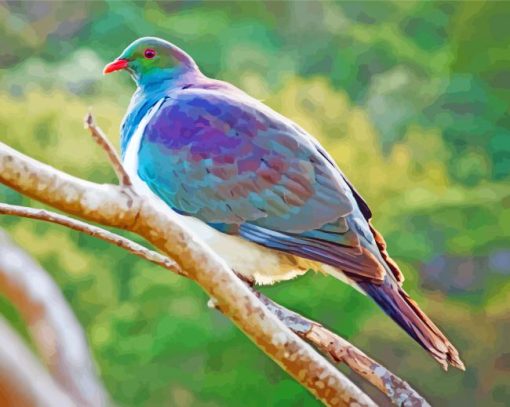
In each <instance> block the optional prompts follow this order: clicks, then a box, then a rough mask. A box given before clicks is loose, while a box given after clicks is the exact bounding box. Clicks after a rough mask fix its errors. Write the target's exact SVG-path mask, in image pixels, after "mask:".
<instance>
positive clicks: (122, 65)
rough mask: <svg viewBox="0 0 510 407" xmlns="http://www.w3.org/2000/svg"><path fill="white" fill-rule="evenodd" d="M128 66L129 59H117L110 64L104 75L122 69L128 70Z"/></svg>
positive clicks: (105, 68) (106, 67)
mask: <svg viewBox="0 0 510 407" xmlns="http://www.w3.org/2000/svg"><path fill="white" fill-rule="evenodd" d="M127 66H128V60H127V59H116V60H115V61H113V62H110V63H109V64H108V65H106V66H105V67H104V69H103V73H104V74H107V73H111V72H115V71H120V70H121V69H126V68H127Z"/></svg>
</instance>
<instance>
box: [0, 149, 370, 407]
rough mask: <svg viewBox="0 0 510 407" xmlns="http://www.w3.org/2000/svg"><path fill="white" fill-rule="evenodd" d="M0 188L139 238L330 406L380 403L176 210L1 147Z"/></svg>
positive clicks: (123, 189) (120, 188)
mask: <svg viewBox="0 0 510 407" xmlns="http://www.w3.org/2000/svg"><path fill="white" fill-rule="evenodd" d="M0 182H2V183H4V184H6V185H8V186H10V187H12V188H13V189H15V190H17V191H18V192H21V193H23V194H25V195H28V196H30V197H32V198H34V199H37V200H39V201H42V202H44V203H46V204H48V205H50V206H53V207H54V208H57V209H59V210H62V211H64V212H66V213H68V214H73V215H77V216H79V217H81V218H84V219H87V220H89V221H92V222H97V223H101V224H103V225H106V226H114V227H118V228H121V229H125V230H129V231H132V232H135V233H138V234H139V235H140V236H142V237H144V238H146V239H147V240H148V241H150V242H151V243H152V244H154V245H155V246H156V247H158V248H159V249H160V250H162V251H163V252H164V253H165V254H166V255H168V256H170V257H171V258H174V259H175V260H176V261H177V263H178V264H179V266H180V267H181V269H182V270H186V272H187V273H188V274H189V276H190V277H191V278H192V279H193V280H195V281H196V282H197V283H198V284H199V285H200V286H201V287H202V288H203V289H204V291H206V292H207V294H208V295H209V296H210V297H212V298H214V299H215V301H217V303H218V305H219V307H220V308H221V309H222V311H223V312H224V314H225V315H226V316H227V317H229V318H230V319H231V320H232V321H233V322H234V323H235V324H236V325H237V326H238V327H239V328H240V329H241V330H242V331H243V332H244V333H245V334H246V335H247V336H248V337H249V338H250V339H251V340H252V341H254V342H255V343H256V344H257V345H258V346H259V347H260V348H261V349H262V350H264V352H266V354H268V355H269V356H270V357H271V358H272V359H273V360H275V361H276V362H277V363H278V364H279V365H280V366H281V367H282V368H283V369H284V370H285V371H287V372H288V373H289V374H290V375H291V376H293V377H294V378H295V379H296V380H297V381H298V382H299V383H301V384H302V385H303V386H304V387H305V388H307V389H308V390H309V391H311V392H312V393H313V394H314V395H315V396H316V397H317V398H319V399H320V400H322V401H323V402H324V403H325V404H326V405H329V406H339V405H349V404H351V403H357V404H359V405H361V406H373V405H374V403H373V402H372V401H371V400H370V399H369V398H368V396H366V395H365V394H364V393H363V392H361V390H360V389H359V388H358V387H357V386H355V385H354V384H353V383H352V382H351V381H350V380H349V379H347V378H346V377H345V376H344V375H343V374H342V373H341V372H339V371H338V370H336V369H335V368H334V367H333V366H332V365H331V364H330V363H328V362H327V361H326V360H325V359H324V358H322V357H321V356H320V355H319V354H317V352H316V351H314V350H313V348H311V347H310V346H309V345H308V344H306V343H305V342H303V341H302V340H301V339H299V338H298V337H297V336H296V335H295V334H294V333H292V332H291V331H289V330H288V328H286V326H285V325H284V324H283V323H282V322H281V321H279V319H278V318H277V317H276V316H275V315H273V314H272V313H271V312H270V311H269V310H268V309H267V308H266V307H265V306H264V305H263V304H262V303H261V302H260V301H259V300H258V299H257V297H256V296H255V295H254V294H253V293H252V292H251V291H250V290H249V289H248V288H247V287H246V286H245V285H244V284H243V283H242V282H241V281H240V280H238V279H237V278H236V277H235V275H234V274H233V273H232V271H231V270H230V269H229V268H228V266H227V265H226V264H225V263H224V261H223V260H222V259H221V258H219V257H218V256H217V255H216V254H214V253H213V252H212V251H211V249H210V248H209V247H207V246H206V245H204V244H203V243H202V242H201V241H199V240H198V239H197V238H196V237H194V236H193V235H191V234H190V233H189V232H188V231H187V230H186V229H185V227H183V226H182V225H181V223H180V221H179V219H178V217H177V215H175V214H174V213H173V212H171V211H170V210H166V211H163V210H161V208H160V207H159V206H157V205H156V204H155V203H153V202H151V201H149V200H147V199H145V198H142V197H139V196H133V195H132V194H130V193H129V191H126V189H125V188H122V187H118V186H113V185H98V184H95V183H92V182H88V181H84V180H81V179H78V178H75V177H72V176H70V175H68V174H65V173H62V172H60V171H58V170H55V169H54V168H52V167H50V166H48V165H44V164H42V163H40V162H38V161H36V160H33V159H31V158H28V157H26V156H24V155H23V154H21V153H19V152H17V151H15V150H13V149H11V148H9V147H8V146H6V145H5V144H3V143H0Z"/></svg>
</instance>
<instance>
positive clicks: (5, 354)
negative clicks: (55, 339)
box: [0, 317, 76, 407]
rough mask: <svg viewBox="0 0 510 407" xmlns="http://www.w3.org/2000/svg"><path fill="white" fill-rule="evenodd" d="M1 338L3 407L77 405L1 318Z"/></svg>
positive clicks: (0, 377) (1, 394) (0, 393)
mask: <svg viewBox="0 0 510 407" xmlns="http://www.w3.org/2000/svg"><path fill="white" fill-rule="evenodd" d="M0 338H2V346H0V405H2V406H45V407H51V406H59V407H72V406H75V405H76V404H75V403H73V402H72V401H71V399H70V398H69V397H68V396H67V394H66V393H64V392H63V391H62V389H61V388H60V387H59V386H58V385H57V384H56V383H55V382H54V380H53V379H52V377H51V376H50V375H49V374H48V372H46V369H44V368H43V367H42V366H41V364H40V363H39V361H38V360H37V358H36V357H35V356H34V355H33V354H32V352H30V350H28V348H27V347H26V346H25V344H24V343H23V341H22V339H21V338H20V337H19V336H18V335H17V334H16V332H14V331H13V330H12V328H11V327H9V325H8V324H7V323H6V322H5V320H4V319H3V318H1V317H0Z"/></svg>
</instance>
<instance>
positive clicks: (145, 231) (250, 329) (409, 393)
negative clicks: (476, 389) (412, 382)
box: [0, 113, 429, 407]
mask: <svg viewBox="0 0 510 407" xmlns="http://www.w3.org/2000/svg"><path fill="white" fill-rule="evenodd" d="M85 124H86V128H87V129H88V130H89V131H90V133H91V135H92V137H93V139H94V140H95V141H96V142H97V143H98V144H99V145H100V146H101V147H102V148H103V150H104V151H105V152H106V153H107V156H108V158H109V161H110V162H111V164H112V167H113V168H114V170H115V173H116V174H117V177H118V178H119V182H120V184H121V189H120V191H119V190H117V191H113V190H112V191H110V192H111V193H112V194H113V192H116V194H117V196H121V195H122V192H125V190H126V189H127V190H129V191H128V192H129V195H130V196H135V198H140V197H137V196H136V194H135V193H134V192H133V191H132V189H131V185H132V184H131V182H130V180H129V176H128V174H127V173H126V171H125V169H124V167H123V166H122V162H121V161H120V159H119V156H118V155H117V153H116V152H115V149H114V148H113V146H112V145H111V143H110V142H109V141H108V140H107V139H106V136H105V135H104V133H103V132H102V131H101V129H100V128H99V127H97V126H96V125H95V123H94V120H93V118H92V115H91V114H90V113H89V114H88V115H87V117H86V120H85ZM17 154H19V153H17ZM2 158H3V160H2ZM16 160H17V161H19V162H16V163H14V164H13V163H12V161H16ZM29 160H30V159H28V158H24V157H14V152H13V150H11V149H9V148H8V147H6V146H4V148H3V151H2V145H1V143H0V182H3V183H5V184H6V185H9V186H11V187H13V188H14V189H16V190H18V191H20V192H22V193H25V194H27V195H29V196H32V197H35V198H36V199H39V200H41V201H43V202H46V203H48V204H50V205H52V206H54V207H57V208H59V209H62V210H64V211H66V212H68V213H73V214H77V215H79V216H82V217H84V218H86V219H88V220H91V221H96V222H101V223H103V224H105V225H109V226H114V227H120V228H122V229H125V230H131V231H134V232H136V233H138V234H140V235H141V236H143V237H145V238H147V239H148V240H149V241H151V242H152V243H153V244H155V246H156V247H159V248H160V249H161V250H162V251H164V252H165V254H167V255H168V256H165V255H162V254H159V253H157V252H154V251H152V250H149V249H147V248H145V247H143V246H141V245H139V244H137V243H135V242H132V241H130V240H129V239H126V238H123V237H122V236H119V235H116V234H114V233H112V232H109V231H107V230H104V229H102V228H99V227H96V226H92V225H90V224H87V223H85V222H81V221H77V220H75V219H72V218H69V217H67V216H64V215H59V214H56V213H54V212H51V211H45V210H37V209H32V208H25V207H18V206H13V205H6V204H0V214H4V215H15V216H22V217H27V218H31V219H38V220H43V221H47V222H51V223H56V224H60V225H63V226H66V227H69V228H71V229H74V230H78V231H81V232H83V233H86V234H88V235H90V236H94V237H97V238H100V239H102V240H105V241H107V242H110V243H113V244H115V245H117V246H119V247H121V248H124V249H126V250H128V251H130V252H131V253H134V254H136V255H138V256H140V257H142V258H145V259H147V260H149V261H151V262H153V263H156V264H158V265H160V266H162V267H164V268H166V269H168V270H170V271H172V272H175V273H177V274H180V275H183V276H186V277H188V278H192V279H193V280H195V281H197V282H198V283H199V284H200V285H201V286H202V287H203V288H204V289H205V290H206V291H207V292H208V293H209V294H210V296H211V298H212V299H213V301H212V302H213V304H214V307H216V308H218V309H220V310H221V311H222V312H223V313H224V314H225V315H226V316H228V317H229V318H231V319H232V320H233V321H234V322H235V323H236V324H237V325H238V326H239V327H240V328H241V329H242V330H243V331H244V332H245V333H246V334H247V335H248V336H250V337H251V338H252V340H254V341H255V342H256V343H257V344H258V345H259V346H260V347H261V348H262V349H263V350H265V351H266V353H268V354H269V355H270V356H271V357H272V358H273V359H274V360H275V361H277V363H278V364H280V366H282V368H284V369H285V370H286V371H287V372H288V373H290V374H291V375H292V376H294V377H295V378H296V379H297V380H298V381H299V382H300V383H301V384H303V385H304V386H305V387H306V388H308V390H310V391H311V392H312V393H314V394H315V395H316V396H317V397H318V398H319V399H321V400H322V401H323V402H324V403H325V404H326V405H329V406H337V405H354V403H356V404H357V405H360V406H373V405H374V403H373V402H372V401H371V400H370V399H369V398H368V396H366V395H365V394H364V393H362V392H361V390H360V389H359V388H357V387H356V386H355V385H354V384H352V383H351V382H350V381H349V379H347V378H346V377H345V376H343V375H342V374H341V373H340V372H339V371H337V370H334V371H331V369H330V368H329V367H327V365H325V364H324V363H322V362H319V361H318V360H316V359H315V356H313V355H311V356H310V357H311V359H310V358H309V357H308V356H305V355H306V354H308V352H309V351H308V350H307V349H306V347H303V346H304V344H303V345H300V344H299V343H297V344H296V343H295V342H294V341H296V339H297V338H295V339H292V338H290V337H286V336H285V335H283V331H280V332H282V335H283V336H281V337H279V338H280V339H281V340H283V341H285V342H286V345H285V346H284V347H283V350H284V355H289V354H291V355H292V352H294V353H295V355H300V356H298V357H295V356H291V357H290V358H289V357H288V356H282V355H281V354H279V352H277V351H275V350H274V349H273V348H274V347H275V346H276V347H277V346H278V345H279V344H278V343H275V342H274V341H275V338H276V336H275V335H276V334H275V333H273V334H272V339H271V341H272V343H267V342H264V341H265V339H264V340H263V339H261V337H258V336H260V335H262V336H263V335H265V334H264V333H263V332H259V331H257V329H259V330H262V331H265V330H268V329H270V330H272V331H273V332H278V329H277V328H276V327H275V326H273V325H271V324H272V322H271V323H269V321H267V318H268V316H269V315H271V314H272V315H274V316H275V317H277V320H279V321H281V323H283V324H284V326H286V327H287V328H288V329H290V330H291V331H292V332H293V333H294V334H297V335H298V336H299V337H300V338H302V339H304V340H306V341H307V342H309V343H311V344H313V345H314V346H315V347H316V348H317V349H319V350H320V351H321V352H323V353H324V354H326V355H327V356H329V357H330V358H331V359H332V360H333V361H334V362H342V363H345V364H346V365H347V366H349V367H350V368H351V369H352V370H353V371H355V372H356V373H358V374H359V375H360V376H361V377H363V378H364V379H365V380H367V381H368V382H370V383H371V384H372V385H374V386H375V387H377V388H378V389H379V390H381V391H382V392H383V393H384V394H385V395H386V396H387V397H388V398H389V399H390V400H391V401H392V402H393V403H394V404H395V405H399V406H413V407H414V406H429V404H428V403H427V401H426V400H425V399H423V398H422V397H421V396H420V395H419V394H418V393H417V392H416V391H414V390H413V389H412V388H411V387H410V386H409V385H408V384H407V383H406V382H405V381H403V380H402V379H400V378H398V377H397V376H395V375H394V374H393V373H391V372H390V371H388V370H387V369H386V368H384V367H383V366H381V365H380V364H378V363H377V362H375V361H374V360H372V359H370V358H369V357H368V356H366V355H365V354H364V353H363V352H361V351H360V350H359V349H357V348H356V347H354V346H353V345H352V344H350V343H349V342H347V341H346V340H345V339H343V338H341V337H339V336H338V335H336V334H335V333H333V332H331V331H329V330H328V329H326V328H325V327H323V326H322V325H321V324H319V323H317V322H314V321H312V320H309V319H307V318H305V317H303V316H301V315H299V314H297V313H295V312H293V311H290V310H288V309H286V308H284V307H283V306H281V305H279V304H277V303H275V302H273V301H272V300H270V299H269V298H267V297H265V296H264V295H263V294H261V293H259V292H257V291H255V290H254V289H253V288H252V287H249V288H248V287H247V286H246V284H244V281H243V282H241V281H240V280H239V279H237V281H238V283H237V284H234V283H235V281H234V282H231V281H229V278H227V277H228V274H229V273H230V274H231V272H229V273H227V275H225V274H224V273H223V269H224V265H223V263H221V262H220V263H218V262H217V261H213V260H212V259H213V258H214V257H215V256H214V255H213V254H212V252H209V251H208V249H207V248H205V247H204V246H202V245H201V244H197V242H196V241H195V240H194V238H193V236H190V235H186V232H185V231H183V230H182V229H180V228H179V226H178V225H176V223H178V222H177V221H176V220H175V219H172V220H171V221H168V217H167V216H164V215H169V214H167V213H166V212H170V211H165V214H162V213H159V212H158V211H154V210H152V208H149V210H147V209H146V208H145V206H146V205H147V203H146V202H143V201H142V202H141V203H140V202H131V203H129V202H128V203H127V204H126V205H127V209H126V205H124V207H123V206H122V204H119V205H118V208H117V211H116V212H115V216H110V217H107V216H105V214H104V213H102V212H101V207H100V208H96V212H90V210H89V208H88V206H87V205H86V204H84V203H83V199H82V200H81V201H80V202H78V203H74V204H73V205H65V204H63V203H62V202H61V200H59V199H55V198H48V197H47V196H46V195H44V194H42V193H35V192H34V186H33V185H25V184H22V183H21V182H19V179H16V177H15V176H12V171H15V170H17V169H19V167H20V166H21V167H23V166H24V168H25V170H27V171H29V172H35V170H37V169H39V170H41V167H40V166H41V164H39V163H35V164H34V163H32V162H28V161H29ZM2 164H3V165H2ZM16 164H18V165H16ZM27 167H30V168H27ZM3 168H5V169H9V170H10V176H9V175H4V172H3ZM55 174H56V175H55ZM58 175H61V176H62V177H65V176H66V177H69V176H68V175H66V174H62V173H58V172H57V171H56V170H54V169H51V171H50V170H49V169H48V168H43V171H40V172H39V173H38V176H39V184H42V185H43V186H46V188H47V189H48V190H52V188H55V185H54V184H55V180H54V179H52V177H57V176H58ZM57 178H58V177H57ZM58 179H60V178H58ZM68 181H70V184H72V186H73V188H74V189H73V192H76V191H79V192H80V193H81V194H82V195H84V194H85V201H87V199H89V198H87V195H86V192H87V191H89V190H90V189H92V188H93V187H92V186H93V185H95V184H91V183H89V184H88V185H89V187H90V188H89V190H87V191H82V190H81V188H80V185H78V182H84V181H81V180H69V179H68ZM67 186H68V187H69V185H67ZM111 187H112V188H114V187H113V186H111ZM39 188H40V189H44V188H41V187H40V186H39ZM93 192H94V191H93ZM95 192H96V193H100V192H101V191H97V190H96V191H95ZM139 200H140V199H138V201H139ZM135 201H136V199H135ZM110 206H111V205H110ZM108 209H109V210H111V208H110V207H108ZM122 210H124V213H122V214H121V215H119V211H122ZM151 210H152V211H151ZM105 211H106V212H108V210H105ZM154 212H156V213H154ZM165 225H166V226H165ZM170 235H172V236H173V241H174V243H177V244H179V242H180V244H181V251H179V250H177V249H175V248H174V247H173V246H169V244H168V241H169V240H170V239H168V237H169V236H170ZM182 235H186V236H184V238H183V236H182ZM197 253H203V254H197ZM174 256H175V258H176V261H174V260H172V257H174ZM197 263H200V264H201V265H202V267H203V269H204V270H206V269H207V271H205V272H204V273H203V274H204V276H205V278H208V280H205V279H204V276H202V275H201V274H200V272H198V271H197V270H196V268H197V267H198V265H197ZM184 270H186V272H185V271H184ZM209 270H210V274H209V275H208V276H207V274H208V272H209ZM211 280H217V281H211ZM234 280H236V278H235V277H234ZM215 283H219V284H218V285H216V286H215ZM239 284H241V285H239ZM243 286H244V289H245V290H247V291H244V290H242V288H243ZM241 292H243V293H245V294H242V293H241ZM249 294H252V295H254V297H253V298H254V300H252V299H251V296H250V295H249ZM240 295H241V296H240ZM231 297H235V298H231ZM257 299H258V301H260V303H261V304H262V305H263V308H258V306H257V304H256V302H257ZM242 301H246V302H245V304H244V306H245V307H246V309H245V312H247V316H246V315H241V314H242V313H241V314H236V312H237V311H234V310H233V308H232V307H234V308H235V307H236V306H237V305H239V304H238V303H239V302H242ZM264 309H265V310H264ZM266 310H267V311H269V314H268V315H266V312H267V311H266ZM254 311H255V312H254ZM264 315H266V316H264ZM244 318H247V319H246V320H244ZM259 318H262V320H264V319H266V322H267V323H268V324H269V325H265V323H262V322H261V321H260V320H259ZM248 322H249V323H248ZM247 323H248V325H246V324H247ZM296 352H298V353H296ZM285 358H287V359H292V358H294V360H291V361H289V360H285ZM300 358H301V359H300ZM303 358H304V359H303ZM305 359H306V360H307V362H306V363H305V362H304V360H305ZM291 362H292V363H291ZM303 363H304V364H303ZM299 364H300V366H301V367H299V368H298V365H299ZM319 366H320V367H319ZM317 368H319V370H315V371H316V372H321V373H314V374H315V375H316V376H315V379H314V380H312V381H310V380H309V379H307V378H306V377H302V376H303V375H304V376H306V375H307V374H309V373H312V372H313V370H314V369H317ZM303 369H305V370H303ZM326 372H327V373H326ZM328 376H329V377H330V378H333V377H334V378H335V379H334V380H340V382H341V383H342V384H339V383H338V382H336V384H332V383H335V381H330V380H328ZM317 377H318V378H319V379H317ZM317 380H318V381H317ZM325 389H326V390H325ZM331 391H333V393H331Z"/></svg>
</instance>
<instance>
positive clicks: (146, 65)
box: [103, 37, 198, 87]
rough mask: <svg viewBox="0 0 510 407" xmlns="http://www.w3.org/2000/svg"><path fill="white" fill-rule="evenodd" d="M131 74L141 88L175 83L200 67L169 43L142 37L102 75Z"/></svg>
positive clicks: (107, 66)
mask: <svg viewBox="0 0 510 407" xmlns="http://www.w3.org/2000/svg"><path fill="white" fill-rule="evenodd" d="M119 70H126V71H128V72H129V73H130V74H131V76H132V77H133V79H134V80H135V82H136V83H137V84H138V86H141V87H144V86H146V85H150V84H153V83H158V82H162V81H166V80H172V79H176V78H178V77H179V76H181V75H182V74H184V73H186V72H190V71H198V67H197V65H196V63H195V61H193V58H191V57H190V56H189V55H188V54H187V53H186V52H184V51H183V50H182V49H180V48H179V47H177V46H175V45H173V44H171V43H170V42H168V41H165V40H162V39H161V38H156V37H143V38H139V39H137V40H136V41H134V42H132V43H131V44H130V45H129V46H128V47H127V48H126V49H125V50H124V51H123V52H122V54H120V56H119V57H118V58H117V59H115V60H114V61H113V62H110V63H109V64H108V65H106V66H105V68H104V70H103V73H105V74H107V73H111V72H115V71H119Z"/></svg>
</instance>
